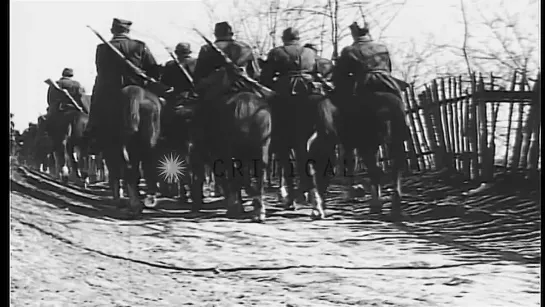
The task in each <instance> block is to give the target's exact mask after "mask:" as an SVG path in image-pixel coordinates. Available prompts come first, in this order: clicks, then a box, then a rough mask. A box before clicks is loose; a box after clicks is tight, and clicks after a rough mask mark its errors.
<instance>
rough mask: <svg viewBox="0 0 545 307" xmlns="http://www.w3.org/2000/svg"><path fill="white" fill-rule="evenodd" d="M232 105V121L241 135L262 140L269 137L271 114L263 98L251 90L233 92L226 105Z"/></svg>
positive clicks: (258, 140) (257, 140)
mask: <svg viewBox="0 0 545 307" xmlns="http://www.w3.org/2000/svg"><path fill="white" fill-rule="evenodd" d="M231 104H232V105H233V106H234V113H233V115H234V123H235V125H236V126H237V127H236V129H237V132H238V133H240V134H241V136H243V137H244V136H245V137H247V138H250V139H251V140H252V141H256V142H263V141H265V140H266V139H268V138H269V137H270V132H271V125H272V123H271V114H270V110H269V105H268V104H267V103H266V102H265V100H264V99H262V98H261V97H259V96H258V95H256V94H255V93H252V92H240V93H236V94H234V95H233V96H232V97H231V98H230V99H229V100H228V101H227V105H231Z"/></svg>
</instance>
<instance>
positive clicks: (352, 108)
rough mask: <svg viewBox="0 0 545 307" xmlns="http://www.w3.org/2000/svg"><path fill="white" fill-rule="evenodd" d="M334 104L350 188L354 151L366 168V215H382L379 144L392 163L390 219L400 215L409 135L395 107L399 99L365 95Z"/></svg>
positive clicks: (342, 97) (341, 97)
mask: <svg viewBox="0 0 545 307" xmlns="http://www.w3.org/2000/svg"><path fill="white" fill-rule="evenodd" d="M334 99H335V104H336V105H337V107H338V109H339V114H340V118H341V121H340V122H341V123H342V124H341V126H340V127H339V130H340V142H341V144H342V146H343V149H344V154H343V158H344V162H345V171H346V172H347V173H346V174H347V177H348V178H349V184H350V187H352V186H353V180H354V178H353V177H354V176H353V173H354V167H355V159H354V158H353V154H354V149H357V151H358V154H359V156H360V157H361V158H362V161H363V164H364V165H365V167H366V168H367V173H368V174H369V177H370V183H369V182H364V185H365V187H366V189H368V190H369V191H370V193H371V197H372V200H371V203H370V214H372V215H374V214H379V215H380V214H382V202H381V200H380V197H381V185H380V184H381V176H382V171H381V170H380V169H379V167H378V165H377V164H378V160H377V157H378V155H377V153H378V150H379V146H380V145H381V144H384V145H386V146H385V147H386V151H387V156H388V157H389V158H390V159H391V160H392V170H391V175H392V177H391V179H392V181H393V184H394V192H393V196H392V211H391V216H392V217H394V218H397V217H399V216H400V215H401V213H402V212H401V196H402V192H401V173H402V171H403V169H405V167H406V165H405V164H406V159H405V147H404V141H405V140H406V139H407V138H408V136H409V134H408V133H409V132H408V127H407V125H406V122H405V112H404V111H403V109H402V108H400V107H399V106H400V105H402V104H403V101H402V100H401V98H399V97H398V96H397V95H395V94H392V93H389V92H367V93H360V94H358V95H356V96H352V95H346V94H338V95H336V98H334ZM351 192H353V191H352V190H351V188H349V196H350V197H351V194H352V193H351Z"/></svg>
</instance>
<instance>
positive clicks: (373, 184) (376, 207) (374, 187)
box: [361, 150, 382, 215]
mask: <svg viewBox="0 0 545 307" xmlns="http://www.w3.org/2000/svg"><path fill="white" fill-rule="evenodd" d="M361 152H362V153H361V156H362V159H363V163H364V164H365V166H366V167H367V173H368V174H369V178H370V182H368V181H366V180H364V181H363V183H364V186H365V188H366V189H367V190H368V191H369V192H370V194H371V202H370V214H373V215H374V214H378V215H380V214H382V201H381V200H380V196H379V188H380V177H381V174H382V172H381V170H380V169H379V167H378V165H377V160H376V155H375V154H374V153H372V152H369V151H363V150H362V151H361Z"/></svg>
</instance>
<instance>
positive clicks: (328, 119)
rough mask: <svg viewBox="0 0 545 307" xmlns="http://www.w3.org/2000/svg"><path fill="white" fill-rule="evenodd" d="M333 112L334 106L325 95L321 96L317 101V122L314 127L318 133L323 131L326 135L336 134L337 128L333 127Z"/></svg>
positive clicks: (334, 111) (334, 110)
mask: <svg viewBox="0 0 545 307" xmlns="http://www.w3.org/2000/svg"><path fill="white" fill-rule="evenodd" d="M335 114H336V108H335V106H334V105H333V103H332V102H331V100H330V99H329V98H327V97H323V96H322V97H321V99H320V101H319V102H318V123H319V125H318V126H317V127H316V128H317V130H318V133H324V134H326V135H337V128H336V127H335Z"/></svg>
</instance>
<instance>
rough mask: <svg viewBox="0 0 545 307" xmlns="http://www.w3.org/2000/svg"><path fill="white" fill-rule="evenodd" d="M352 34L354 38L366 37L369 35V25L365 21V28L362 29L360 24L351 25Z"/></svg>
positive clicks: (355, 22)
mask: <svg viewBox="0 0 545 307" xmlns="http://www.w3.org/2000/svg"><path fill="white" fill-rule="evenodd" d="M349 28H350V32H351V33H352V35H354V36H364V35H367V34H369V24H368V23H367V21H365V20H364V21H363V27H360V26H359V25H358V22H357V21H354V22H353V23H352V24H351V25H350V27H349Z"/></svg>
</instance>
